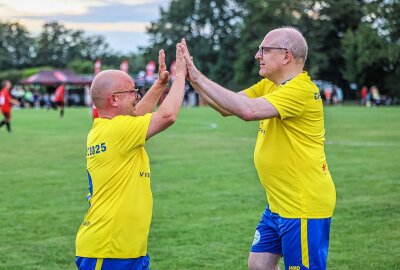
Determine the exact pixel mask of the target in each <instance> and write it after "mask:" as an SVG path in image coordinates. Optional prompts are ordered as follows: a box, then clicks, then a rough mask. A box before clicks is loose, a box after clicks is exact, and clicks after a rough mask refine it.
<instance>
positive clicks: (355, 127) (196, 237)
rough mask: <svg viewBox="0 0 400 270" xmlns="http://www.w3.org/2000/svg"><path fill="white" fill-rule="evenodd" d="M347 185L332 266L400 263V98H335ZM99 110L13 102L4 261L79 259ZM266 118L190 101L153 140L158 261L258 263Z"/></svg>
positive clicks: (0, 238)
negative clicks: (383, 103)
mask: <svg viewBox="0 0 400 270" xmlns="http://www.w3.org/2000/svg"><path fill="white" fill-rule="evenodd" d="M325 115H326V138H327V146H326V152H327V157H328V163H329V167H330V170H331V173H332V175H333V177H334V181H335V185H336V189H337V206H336V211H335V215H334V217H333V221H332V230H331V241H330V243H331V244H330V250H329V259H328V269H337V270H339V269H340V270H343V269H400V255H399V254H400V161H399V160H400V108H398V107H397V108H361V107H329V108H326V109H325ZM90 126H91V118H90V115H89V110H88V109H67V111H66V115H65V118H64V119H59V117H58V112H55V111H46V110H19V111H14V112H13V133H12V134H8V133H6V130H5V128H4V127H3V128H2V129H1V130H0V187H1V188H0V254H1V255H0V269H7V270H21V269H29V270H30V269H43V270H44V269H46V270H55V269H56V270H58V269H62V270H64V269H75V266H74V258H75V257H74V248H75V247H74V240H75V234H76V231H77V229H78V227H79V224H80V223H81V221H82V218H83V216H84V213H85V211H86V209H87V202H86V199H85V196H86V194H87V176H86V170H85V154H86V152H85V141H86V134H87V132H88V131H89V129H90ZM257 128H258V124H257V122H251V123H246V122H243V121H241V120H239V119H236V118H233V117H229V118H223V117H221V116H219V115H218V114H217V113H215V112H214V111H212V110H211V109H209V108H188V109H186V108H184V109H183V110H182V112H181V114H180V116H179V118H178V121H177V123H176V124H175V125H174V126H173V127H172V128H171V129H169V130H167V131H166V132H164V133H162V134H159V135H157V136H156V137H154V138H152V139H151V140H150V141H149V142H148V144H147V146H146V148H147V151H148V154H149V156H150V160H151V166H152V190H153V196H154V214H153V224H152V228H151V232H150V239H149V254H150V256H151V265H152V269H155V270H158V269H166V270H167V269H168V270H170V269H190V270H195V269H211V270H213V269H226V270H234V269H247V267H246V265H247V256H248V252H249V248H250V245H251V242H252V240H253V234H254V230H255V226H256V225H257V223H258V220H259V218H260V215H261V213H262V211H263V210H264V208H265V205H266V198H265V194H264V191H263V188H262V187H261V185H260V183H259V181H258V177H257V174H256V171H255V168H254V165H253V147H254V143H255V138H256V135H257Z"/></svg>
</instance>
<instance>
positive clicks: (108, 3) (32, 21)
mask: <svg viewBox="0 0 400 270" xmlns="http://www.w3.org/2000/svg"><path fill="white" fill-rule="evenodd" d="M169 3H170V0H64V1H62V0H0V20H1V21H2V22H15V21H19V22H20V23H21V24H22V25H24V26H25V27H26V28H27V29H28V31H29V32H30V33H32V35H33V36H37V35H39V33H40V32H41V30H42V25H43V24H44V23H46V22H49V21H58V22H59V23H61V24H63V25H64V26H66V27H67V28H69V29H74V30H78V29H79V30H83V31H85V33H86V34H87V35H102V36H104V37H105V38H106V41H107V43H108V44H109V45H110V47H111V48H112V49H113V50H114V51H120V52H123V53H128V52H137V51H138V47H139V46H146V45H148V44H149V38H148V36H147V35H146V33H145V31H146V30H145V29H146V26H149V25H150V22H152V21H156V20H157V19H158V18H159V14H160V11H159V10H160V7H163V8H164V9H167V8H168V6H169Z"/></svg>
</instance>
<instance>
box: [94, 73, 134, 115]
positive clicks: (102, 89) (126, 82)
mask: <svg viewBox="0 0 400 270" xmlns="http://www.w3.org/2000/svg"><path fill="white" fill-rule="evenodd" d="M133 85H134V82H133V80H132V78H131V77H130V76H129V75H128V74H126V73H125V72H123V71H120V70H105V71H102V72H100V73H98V74H97V75H96V76H95V77H94V79H93V82H92V86H91V87H90V96H91V98H92V101H93V103H94V105H95V106H96V108H98V109H99V110H102V109H104V107H105V106H107V102H105V101H106V100H107V97H108V95H109V94H110V93H112V92H117V91H120V90H121V89H128V88H132V87H133Z"/></svg>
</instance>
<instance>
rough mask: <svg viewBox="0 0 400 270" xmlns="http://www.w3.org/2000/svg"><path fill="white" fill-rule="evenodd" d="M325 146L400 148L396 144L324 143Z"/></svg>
mask: <svg viewBox="0 0 400 270" xmlns="http://www.w3.org/2000/svg"><path fill="white" fill-rule="evenodd" d="M325 144H327V145H341V146H354V147H400V143H397V142H360V141H325Z"/></svg>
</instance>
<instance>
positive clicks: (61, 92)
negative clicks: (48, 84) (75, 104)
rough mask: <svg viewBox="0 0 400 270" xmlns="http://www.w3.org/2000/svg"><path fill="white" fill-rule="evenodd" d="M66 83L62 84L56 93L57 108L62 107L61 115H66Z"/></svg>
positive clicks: (55, 102)
mask: <svg viewBox="0 0 400 270" xmlns="http://www.w3.org/2000/svg"><path fill="white" fill-rule="evenodd" d="M64 99H65V84H64V83H62V84H60V85H59V86H58V87H57V88H56V91H55V93H54V104H55V107H56V109H57V108H60V117H61V118H62V117H64V105H65V104H64Z"/></svg>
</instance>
